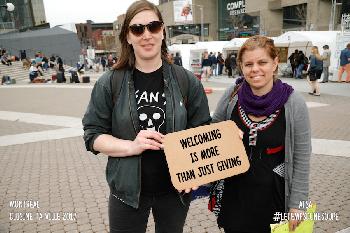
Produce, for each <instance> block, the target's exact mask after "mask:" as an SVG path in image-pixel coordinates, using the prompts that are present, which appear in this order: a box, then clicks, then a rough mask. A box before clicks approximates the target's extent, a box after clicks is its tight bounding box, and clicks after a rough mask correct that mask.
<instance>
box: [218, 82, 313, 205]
mask: <svg viewBox="0 0 350 233" xmlns="http://www.w3.org/2000/svg"><path fill="white" fill-rule="evenodd" d="M233 89H234V85H233V86H231V87H229V88H228V89H227V90H226V92H225V93H224V95H223V96H222V98H221V99H220V101H219V102H218V105H217V108H216V110H215V113H214V116H213V122H220V121H224V120H230V119H231V114H232V111H233V109H234V106H235V104H236V103H237V99H238V96H237V95H235V96H234V97H233V98H231V94H232V92H233ZM284 108H285V116H286V138H285V181H286V182H285V210H286V211H288V210H289V209H290V208H297V209H302V208H299V204H300V202H301V201H308V193H309V170H310V154H311V129H310V121H309V113H308V109H307V106H306V104H305V101H304V100H303V98H302V96H301V95H300V94H298V93H296V92H295V91H294V92H293V93H292V94H291V95H290V97H289V99H288V101H287V102H286V103H285V105H284Z"/></svg>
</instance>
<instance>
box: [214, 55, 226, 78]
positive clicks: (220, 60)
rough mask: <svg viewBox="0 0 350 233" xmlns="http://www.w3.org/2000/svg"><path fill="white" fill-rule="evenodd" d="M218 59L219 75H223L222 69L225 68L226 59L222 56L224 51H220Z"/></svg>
mask: <svg viewBox="0 0 350 233" xmlns="http://www.w3.org/2000/svg"><path fill="white" fill-rule="evenodd" d="M216 60H217V61H218V75H222V70H223V68H224V65H225V60H224V58H223V57H222V53H220V52H218V56H217V58H216Z"/></svg>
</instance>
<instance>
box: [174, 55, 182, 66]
mask: <svg viewBox="0 0 350 233" xmlns="http://www.w3.org/2000/svg"><path fill="white" fill-rule="evenodd" d="M174 64H176V65H178V66H182V58H181V57H180V56H175V57H174Z"/></svg>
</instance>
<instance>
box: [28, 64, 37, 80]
mask: <svg viewBox="0 0 350 233" xmlns="http://www.w3.org/2000/svg"><path fill="white" fill-rule="evenodd" d="M38 76H39V71H38V67H37V66H36V62H35V61H32V64H31V65H30V68H29V79H30V82H34V80H35V79H37V78H38Z"/></svg>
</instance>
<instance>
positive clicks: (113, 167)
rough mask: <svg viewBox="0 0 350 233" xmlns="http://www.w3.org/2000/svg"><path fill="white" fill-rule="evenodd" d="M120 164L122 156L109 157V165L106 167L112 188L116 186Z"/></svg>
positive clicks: (108, 180) (108, 181)
mask: <svg viewBox="0 0 350 233" xmlns="http://www.w3.org/2000/svg"><path fill="white" fill-rule="evenodd" d="M119 164H120V158H112V157H109V158H108V162H107V167H106V178H107V183H108V185H109V186H110V187H111V188H114V187H115V182H116V178H117V177H116V176H117V174H118V169H119Z"/></svg>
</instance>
